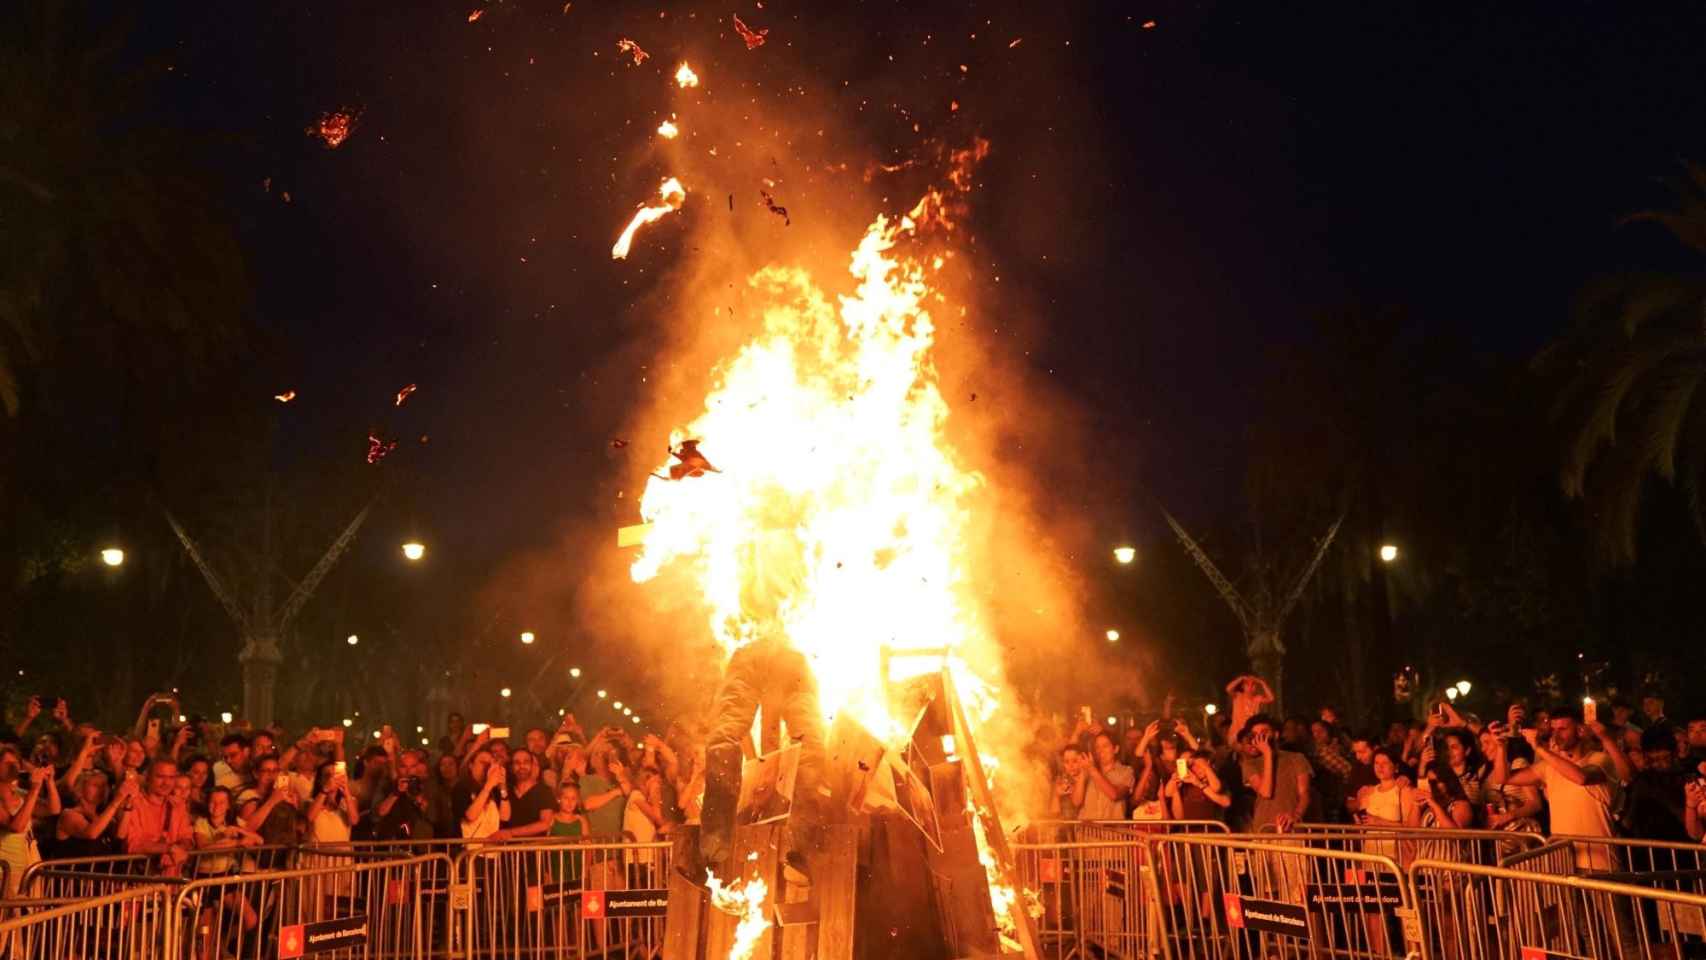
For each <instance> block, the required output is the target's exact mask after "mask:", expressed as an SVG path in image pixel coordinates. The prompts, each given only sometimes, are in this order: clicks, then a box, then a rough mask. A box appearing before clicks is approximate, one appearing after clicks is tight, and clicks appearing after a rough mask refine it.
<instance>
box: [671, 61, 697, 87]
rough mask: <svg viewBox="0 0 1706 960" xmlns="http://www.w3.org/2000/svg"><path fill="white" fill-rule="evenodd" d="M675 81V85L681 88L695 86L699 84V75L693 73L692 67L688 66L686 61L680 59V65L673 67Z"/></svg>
mask: <svg viewBox="0 0 1706 960" xmlns="http://www.w3.org/2000/svg"><path fill="white" fill-rule="evenodd" d="M675 82H676V85H677V86H680V87H682V88H683V89H685V88H687V87H697V86H698V85H699V75H698V74H697V73H694V72H693V68H692V67H690V66H688V65H687V62H686V61H685V60H684V61H682V63H681V66H679V67H676V68H675Z"/></svg>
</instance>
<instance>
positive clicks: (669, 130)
mask: <svg viewBox="0 0 1706 960" xmlns="http://www.w3.org/2000/svg"><path fill="white" fill-rule="evenodd" d="M680 134H681V128H679V127H677V126H676V125H675V121H674V120H665V121H664V122H662V123H660V124H658V136H660V137H662V138H664V139H665V140H674V139H675V138H676V137H677V136H679V135H680Z"/></svg>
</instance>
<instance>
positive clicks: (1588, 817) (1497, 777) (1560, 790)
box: [1491, 706, 1631, 872]
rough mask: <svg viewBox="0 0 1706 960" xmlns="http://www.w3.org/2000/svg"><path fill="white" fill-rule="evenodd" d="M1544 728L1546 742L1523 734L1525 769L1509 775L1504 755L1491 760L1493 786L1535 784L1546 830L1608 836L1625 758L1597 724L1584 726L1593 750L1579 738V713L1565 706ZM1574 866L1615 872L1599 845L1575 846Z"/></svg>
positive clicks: (1624, 772) (1535, 735) (1529, 733)
mask: <svg viewBox="0 0 1706 960" xmlns="http://www.w3.org/2000/svg"><path fill="white" fill-rule="evenodd" d="M1547 726H1548V728H1549V730H1550V732H1551V739H1550V742H1546V741H1544V740H1542V739H1541V737H1540V736H1539V734H1538V733H1537V732H1534V731H1525V735H1526V736H1528V737H1529V738H1530V739H1529V744H1530V746H1532V747H1533V748H1534V755H1535V761H1534V763H1533V765H1532V766H1530V767H1529V768H1528V769H1526V770H1521V771H1516V772H1512V771H1511V770H1510V769H1509V762H1508V760H1507V758H1506V755H1505V752H1504V751H1503V750H1501V751H1500V752H1499V754H1498V755H1497V756H1495V757H1494V758H1493V776H1492V780H1491V782H1492V783H1494V784H1506V783H1514V784H1517V785H1518V786H1539V787H1540V788H1541V790H1542V792H1544V793H1545V795H1546V802H1547V805H1548V806H1549V807H1550V808H1551V811H1552V832H1553V833H1555V834H1566V835H1569V836H1578V837H1589V838H1591V837H1610V836H1612V827H1611V824H1612V818H1611V810H1612V807H1613V806H1614V804H1615V802H1616V799H1617V788H1618V785H1619V784H1620V783H1622V782H1624V781H1625V780H1627V779H1629V774H1630V772H1631V771H1630V770H1629V769H1628V760H1627V758H1625V757H1624V756H1623V751H1622V750H1621V749H1619V748H1618V746H1617V742H1616V740H1615V738H1612V737H1611V736H1609V735H1608V734H1607V733H1606V730H1605V728H1604V727H1603V726H1600V725H1599V724H1597V723H1594V724H1589V725H1588V730H1589V731H1590V732H1591V733H1592V734H1594V736H1595V737H1596V738H1597V739H1598V740H1599V746H1600V747H1601V748H1602V749H1599V750H1596V749H1594V747H1593V745H1592V744H1590V743H1589V742H1588V741H1587V740H1586V739H1585V738H1584V737H1583V736H1582V724H1581V721H1580V715H1579V714H1577V713H1576V712H1575V710H1574V708H1572V707H1569V706H1564V707H1558V708H1556V709H1554V710H1552V711H1551V712H1550V715H1549V718H1548V723H1547ZM1576 865H1577V866H1578V867H1580V868H1582V869H1584V870H1592V871H1596V872H1606V871H1610V870H1613V869H1615V858H1614V857H1613V856H1612V854H1611V850H1610V848H1609V847H1608V846H1606V845H1604V844H1595V843H1591V842H1589V843H1578V844H1576Z"/></svg>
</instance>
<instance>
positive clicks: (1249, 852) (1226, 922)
mask: <svg viewBox="0 0 1706 960" xmlns="http://www.w3.org/2000/svg"><path fill="white" fill-rule="evenodd" d="M1292 839H1293V838H1291V837H1289V836H1279V835H1276V836H1273V837H1268V836H1262V837H1248V836H1247V837H1230V838H1221V837H1212V836H1190V835H1172V836H1162V837H1156V838H1154V839H1153V840H1151V841H1149V843H1150V844H1151V849H1152V851H1153V853H1152V856H1153V863H1152V865H1151V868H1150V870H1149V872H1148V883H1149V887H1150V893H1151V897H1152V898H1153V902H1154V903H1155V913H1156V916H1157V917H1158V920H1159V924H1158V929H1157V936H1156V938H1155V939H1154V941H1153V942H1152V943H1151V944H1150V950H1151V953H1152V955H1158V956H1164V957H1167V958H1170V960H1171V958H1191V960H1202V958H1245V957H1262V958H1293V957H1322V956H1335V957H1338V956H1343V957H1403V956H1405V955H1406V954H1407V953H1408V945H1409V944H1411V943H1414V942H1417V941H1419V940H1420V939H1421V932H1420V930H1419V927H1418V915H1417V913H1416V909H1415V902H1414V899H1413V897H1412V894H1411V891H1410V889H1409V887H1408V885H1407V884H1405V883H1404V882H1403V873H1402V871H1401V870H1400V869H1399V867H1398V865H1397V863H1396V862H1394V861H1393V860H1392V859H1391V858H1390V857H1383V856H1374V855H1371V854H1367V853H1357V852H1350V851H1343V850H1332V849H1323V848H1320V847H1310V846H1304V845H1301V844H1297V843H1292V842H1291V840H1292Z"/></svg>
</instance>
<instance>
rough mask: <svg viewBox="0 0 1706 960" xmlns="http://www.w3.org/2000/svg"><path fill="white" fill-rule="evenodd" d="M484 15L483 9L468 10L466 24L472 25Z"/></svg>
mask: <svg viewBox="0 0 1706 960" xmlns="http://www.w3.org/2000/svg"><path fill="white" fill-rule="evenodd" d="M485 15H486V11H485V10H484V9H479V10H470V11H468V22H469V23H473V22H474V21H475V20H478V19H480V18H481V17H483V16H485Z"/></svg>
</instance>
